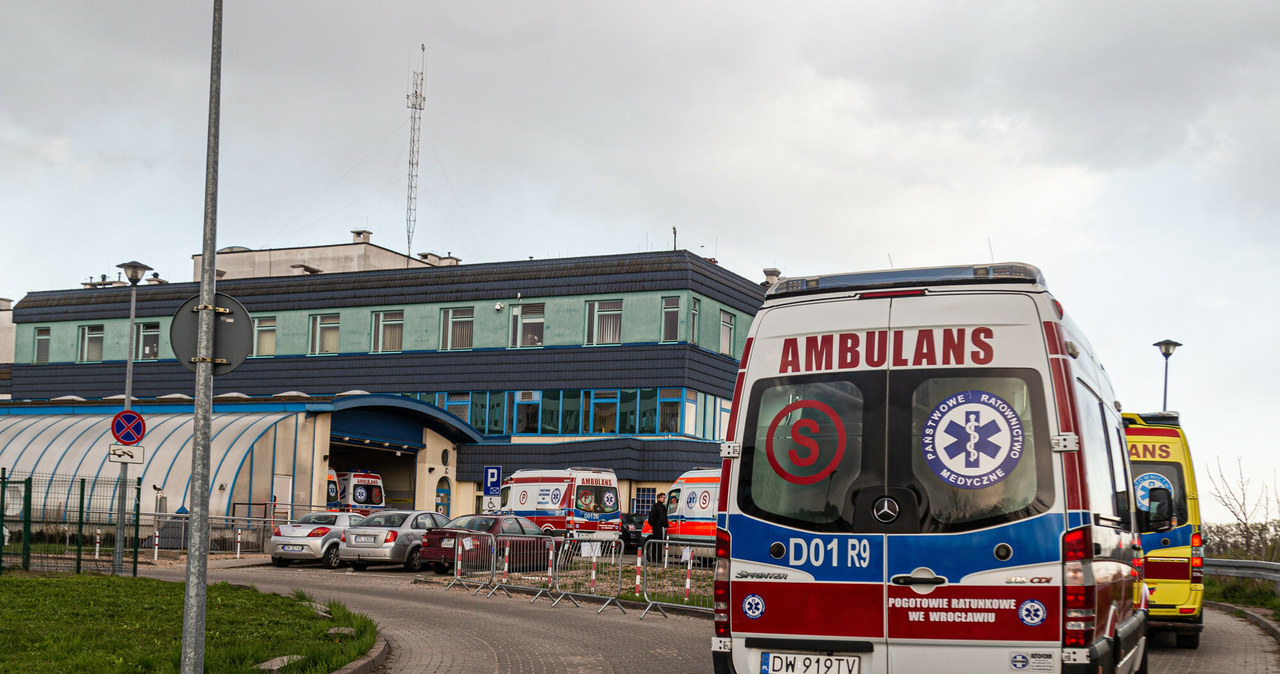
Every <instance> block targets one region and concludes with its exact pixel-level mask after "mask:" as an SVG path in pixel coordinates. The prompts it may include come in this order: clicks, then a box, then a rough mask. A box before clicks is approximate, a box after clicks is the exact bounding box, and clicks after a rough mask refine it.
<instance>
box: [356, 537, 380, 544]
mask: <svg viewBox="0 0 1280 674" xmlns="http://www.w3.org/2000/svg"><path fill="white" fill-rule="evenodd" d="M356 542H357V543H377V542H378V537H377V536H356Z"/></svg>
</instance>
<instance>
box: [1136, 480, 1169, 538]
mask: <svg viewBox="0 0 1280 674" xmlns="http://www.w3.org/2000/svg"><path fill="white" fill-rule="evenodd" d="M1142 516H1143V519H1145V520H1146V522H1143V523H1141V524H1142V525H1143V526H1142V530H1143V531H1168V530H1169V529H1172V528H1173V492H1171V491H1169V490H1168V489H1165V488H1164V487H1152V488H1151V490H1150V492H1148V494H1147V510H1144V511H1142Z"/></svg>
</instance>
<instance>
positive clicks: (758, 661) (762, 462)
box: [724, 298, 889, 674]
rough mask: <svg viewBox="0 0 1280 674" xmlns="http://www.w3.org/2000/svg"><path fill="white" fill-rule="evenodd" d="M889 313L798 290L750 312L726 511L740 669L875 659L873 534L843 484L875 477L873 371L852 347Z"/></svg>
mask: <svg viewBox="0 0 1280 674" xmlns="http://www.w3.org/2000/svg"><path fill="white" fill-rule="evenodd" d="M888 325H889V301H888V300H887V299H882V300H866V301H850V300H847V299H844V298H839V299H817V300H814V299H809V300H804V301H801V302H798V303H794V304H784V305H782V306H778V307H773V308H770V307H766V308H765V309H764V310H762V311H761V312H760V314H758V315H757V317H756V320H755V323H754V325H753V331H754V335H753V339H752V346H751V350H750V353H749V354H747V355H746V356H744V358H746V360H747V366H746V367H747V372H748V375H747V379H746V381H745V382H744V389H743V396H744V397H745V399H744V400H743V401H742V408H743V410H744V411H743V414H744V420H743V431H742V436H741V460H740V461H738V462H737V464H738V465H737V468H736V469H735V471H734V473H733V475H734V477H733V478H732V479H734V480H735V483H734V485H733V489H731V490H730V494H732V495H733V500H734V503H733V505H732V506H731V507H730V514H729V515H728V518H727V526H728V530H729V533H730V536H731V541H732V547H731V554H732V562H731V564H732V568H731V571H730V588H731V592H730V594H731V598H730V602H729V621H730V628H731V632H732V634H733V637H734V639H735V640H737V641H738V643H739V644H740V645H739V646H738V647H736V648H735V652H734V661H735V665H736V668H737V671H739V672H763V671H829V672H840V674H845V673H846V672H850V671H856V672H859V674H884V673H885V672H887V671H888V660H887V659H886V657H885V656H886V650H885V649H886V642H885V604H884V601H885V581H886V578H885V574H884V565H885V559H884V549H885V546H884V540H885V535H884V533H883V531H882V530H881V528H880V527H871V526H868V525H866V524H865V523H863V524H861V525H859V524H858V517H857V515H856V512H855V507H856V504H855V496H856V495H857V494H858V493H859V492H860V491H864V490H867V489H872V488H876V489H878V488H879V486H880V484H881V482H882V480H883V473H884V471H885V466H884V450H883V441H881V440H878V438H880V437H881V435H882V429H883V427H884V419H885V410H884V406H883V399H884V396H883V390H884V379H885V375H886V373H885V372H884V371H883V370H878V371H877V370H874V369H870V370H868V369H867V367H868V366H867V364H866V363H867V361H866V359H862V358H861V357H860V356H859V362H858V363H857V364H856V365H855V364H854V363H853V362H852V360H851V359H852V355H851V354H852V353H853V350H854V349H855V348H856V349H857V350H860V349H861V343H862V339H863V337H865V335H866V334H867V333H868V332H871V333H874V332H876V331H882V330H885V329H887V327H888ZM855 342H857V346H856V347H855V346H854V343H855ZM842 354H843V358H842ZM724 487H725V488H728V485H725V486H724ZM815 658H818V659H816V660H815ZM813 666H817V667H826V669H825V670H815V669H814V668H813ZM765 667H767V669H766V668H765Z"/></svg>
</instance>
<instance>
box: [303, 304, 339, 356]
mask: <svg viewBox="0 0 1280 674" xmlns="http://www.w3.org/2000/svg"><path fill="white" fill-rule="evenodd" d="M337 352H338V314H317V315H315V316H312V317H311V350H310V351H308V352H307V353H308V354H309V355H312V356H316V355H320V354H323V353H337Z"/></svg>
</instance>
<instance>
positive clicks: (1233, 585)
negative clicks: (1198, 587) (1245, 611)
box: [1204, 576, 1280, 621]
mask: <svg viewBox="0 0 1280 674" xmlns="http://www.w3.org/2000/svg"><path fill="white" fill-rule="evenodd" d="M1204 598H1205V599H1208V600H1209V601H1217V602H1222V603H1224V604H1235V605H1236V606H1255V607H1259V608H1265V609H1269V610H1270V611H1271V619H1272V620H1276V621H1280V597H1277V596H1276V593H1275V584H1274V583H1272V582H1271V581H1266V580H1258V579H1254V578H1231V577H1219V576H1208V577H1206V578H1205V582H1204Z"/></svg>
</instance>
